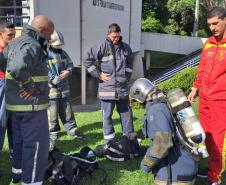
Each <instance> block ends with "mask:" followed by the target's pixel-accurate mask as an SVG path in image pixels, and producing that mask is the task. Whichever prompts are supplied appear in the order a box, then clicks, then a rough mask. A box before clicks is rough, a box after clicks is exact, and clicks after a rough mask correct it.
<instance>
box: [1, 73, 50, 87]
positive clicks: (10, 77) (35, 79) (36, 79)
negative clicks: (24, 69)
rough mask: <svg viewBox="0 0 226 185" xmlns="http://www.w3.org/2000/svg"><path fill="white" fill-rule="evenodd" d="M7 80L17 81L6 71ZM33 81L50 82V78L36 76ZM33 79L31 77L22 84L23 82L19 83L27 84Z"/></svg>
mask: <svg viewBox="0 0 226 185" xmlns="http://www.w3.org/2000/svg"><path fill="white" fill-rule="evenodd" d="M5 76H6V78H7V79H9V80H15V79H14V78H13V77H12V76H11V75H10V74H9V73H8V72H7V71H6V74H5ZM31 78H32V79H33V81H34V82H43V81H48V80H49V76H34V77H31ZM31 78H30V77H29V79H28V80H27V81H26V82H24V83H22V82H19V83H20V84H23V85H25V84H27V83H29V82H30V81H31Z"/></svg>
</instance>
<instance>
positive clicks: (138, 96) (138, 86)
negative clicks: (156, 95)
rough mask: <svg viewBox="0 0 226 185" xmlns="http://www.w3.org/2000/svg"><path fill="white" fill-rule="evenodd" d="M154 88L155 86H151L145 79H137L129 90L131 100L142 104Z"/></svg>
mask: <svg viewBox="0 0 226 185" xmlns="http://www.w3.org/2000/svg"><path fill="white" fill-rule="evenodd" d="M154 88H155V85H154V84H152V83H151V82H150V81H149V80H147V79H146V78H139V79H138V80H136V81H135V82H134V83H133V85H132V86H131V88H130V96H131V99H133V100H136V101H138V102H140V103H144V102H145V100H146V98H147V95H148V93H149V92H151V90H153V89H154Z"/></svg>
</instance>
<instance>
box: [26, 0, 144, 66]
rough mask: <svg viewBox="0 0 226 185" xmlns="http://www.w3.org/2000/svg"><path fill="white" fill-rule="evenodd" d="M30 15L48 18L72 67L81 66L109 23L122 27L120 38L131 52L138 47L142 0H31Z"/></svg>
mask: <svg viewBox="0 0 226 185" xmlns="http://www.w3.org/2000/svg"><path fill="white" fill-rule="evenodd" d="M30 2H31V3H30V5H31V6H32V7H31V10H32V11H33V15H32V12H31V17H33V16H34V17H35V16H36V15H39V14H42V15H45V16H47V17H49V18H50V19H51V20H52V21H53V22H54V24H55V29H56V30H57V31H60V32H61V33H62V34H63V35H64V37H65V43H66V47H65V48H64V49H65V50H66V51H67V52H68V54H69V56H70V57H71V59H72V61H73V63H74V65H75V66H77V65H80V64H81V61H82V59H83V58H84V56H85V55H86V53H87V51H88V50H89V49H90V48H91V47H92V46H94V45H95V44H97V43H100V42H103V41H104V39H105V37H106V35H107V30H108V26H109V25H110V24H112V23H117V24H118V25H119V26H120V27H121V30H122V32H121V35H122V37H123V41H124V42H126V43H128V44H131V48H132V50H133V52H137V51H139V49H140V38H141V31H140V25H141V5H142V0H123V1H122V0H102V1H100V0H64V1H62V0H30Z"/></svg>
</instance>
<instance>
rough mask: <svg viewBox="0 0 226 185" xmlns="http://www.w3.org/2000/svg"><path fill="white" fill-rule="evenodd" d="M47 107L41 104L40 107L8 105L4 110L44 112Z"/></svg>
mask: <svg viewBox="0 0 226 185" xmlns="http://www.w3.org/2000/svg"><path fill="white" fill-rule="evenodd" d="M33 107H34V109H33ZM48 107H49V103H46V104H41V105H34V106H32V105H9V104H6V109H8V110H11V111H33V110H34V111H39V110H44V109H47V108H48Z"/></svg>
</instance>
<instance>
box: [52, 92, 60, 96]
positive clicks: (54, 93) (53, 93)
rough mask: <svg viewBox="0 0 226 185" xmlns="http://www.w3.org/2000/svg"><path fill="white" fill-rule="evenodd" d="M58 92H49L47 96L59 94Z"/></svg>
mask: <svg viewBox="0 0 226 185" xmlns="http://www.w3.org/2000/svg"><path fill="white" fill-rule="evenodd" d="M59 94H60V93H59V92H49V96H51V97H52V96H57V95H59Z"/></svg>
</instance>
